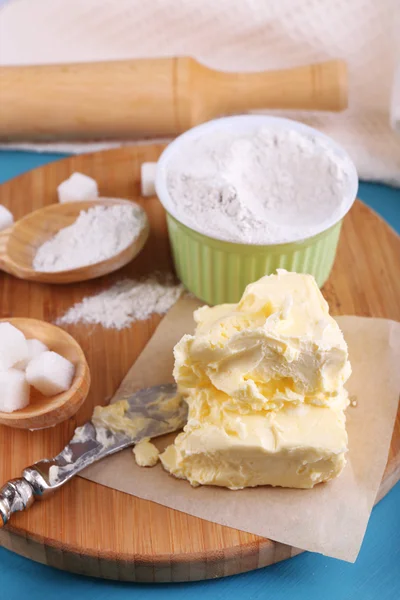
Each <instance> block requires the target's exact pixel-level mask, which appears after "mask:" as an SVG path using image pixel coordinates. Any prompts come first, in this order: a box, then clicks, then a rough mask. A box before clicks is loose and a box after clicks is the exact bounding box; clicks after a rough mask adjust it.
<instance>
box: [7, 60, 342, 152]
mask: <svg viewBox="0 0 400 600" xmlns="http://www.w3.org/2000/svg"><path fill="white" fill-rule="evenodd" d="M346 106H347V69H346V64H345V63H344V62H343V61H341V60H331V61H328V62H324V63H320V64H315V65H308V66H305V67H298V68H294V69H287V70H281V71H266V72H259V73H223V72H219V71H214V70H212V69H209V68H207V67H204V66H203V65H200V64H199V63H198V62H196V61H195V60H194V59H192V58H184V57H181V58H160V59H143V60H129V61H123V62H103V63H87V64H86V63H81V64H72V65H49V66H47V65H46V66H28V67H2V68H0V138H1V139H3V140H18V139H19V140H29V139H31V140H32V139H36V140H40V139H41V140H45V139H54V138H62V139H68V138H70V139H71V138H75V139H84V138H86V139H87V138H91V139H93V138H116V139H121V138H132V137H138V136H139V137H143V136H152V135H153V136H168V135H174V134H178V133H182V132H183V131H186V130H187V129H189V128H190V127H193V126H194V125H197V124H199V123H202V122H204V121H207V120H208V119H212V118H214V117H217V116H221V115H229V114H237V113H243V112H247V111H249V110H254V109H273V108H282V109H303V110H331V111H339V110H342V109H344V108H345V107H346Z"/></svg>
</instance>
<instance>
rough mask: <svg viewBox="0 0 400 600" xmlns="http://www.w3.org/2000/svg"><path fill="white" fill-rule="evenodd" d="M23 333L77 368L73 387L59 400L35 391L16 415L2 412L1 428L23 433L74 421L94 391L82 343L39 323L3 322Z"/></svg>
mask: <svg viewBox="0 0 400 600" xmlns="http://www.w3.org/2000/svg"><path fill="white" fill-rule="evenodd" d="M1 322H7V323H11V325H14V327H16V328H17V329H19V330H20V331H22V333H23V334H24V335H25V337H26V338H27V339H32V338H35V339H38V340H40V341H41V342H43V343H44V344H46V346H47V347H48V348H49V349H50V350H53V351H54V352H57V353H58V354H61V356H64V358H67V359H68V360H69V361H71V362H72V364H73V365H74V366H75V375H74V379H73V381H72V384H71V387H70V388H69V390H67V391H66V392H62V393H61V394H57V395H56V396H43V394H41V393H40V392H38V391H37V390H35V389H34V388H33V387H31V395H30V403H29V404H28V406H27V407H26V408H22V409H21V410H17V411H15V412H12V413H5V412H0V424H2V425H9V426H10V427H17V428H19V429H44V428H45V427H53V426H54V425H57V424H58V423H61V422H62V421H65V420H66V419H69V417H72V415H74V414H75V413H76V412H77V410H78V409H79V408H80V407H81V405H82V404H83V402H84V400H85V399H86V396H87V395H88V392H89V387H90V371H89V366H88V364H87V362H86V358H85V355H84V353H83V350H82V348H81V347H80V346H79V344H78V342H77V341H76V340H74V338H73V337H72V336H70V335H69V333H67V332H66V331H64V330H63V329H60V328H59V327H56V326H55V325H51V324H50V323H46V322H45V321H39V320H37V319H24V318H12V319H0V323H1Z"/></svg>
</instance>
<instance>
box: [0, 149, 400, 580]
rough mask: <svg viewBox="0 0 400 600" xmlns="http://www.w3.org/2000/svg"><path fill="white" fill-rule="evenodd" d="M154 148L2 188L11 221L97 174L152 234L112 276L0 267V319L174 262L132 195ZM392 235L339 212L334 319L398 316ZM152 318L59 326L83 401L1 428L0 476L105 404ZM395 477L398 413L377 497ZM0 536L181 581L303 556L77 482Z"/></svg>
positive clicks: (366, 214) (54, 169)
mask: <svg viewBox="0 0 400 600" xmlns="http://www.w3.org/2000/svg"><path fill="white" fill-rule="evenodd" d="M162 148H163V146H162V145H142V146H136V147H125V148H122V149H117V150H110V151H106V152H102V153H97V154H87V155H81V156H77V157H72V158H68V159H65V160H63V161H60V162H58V163H52V164H49V165H47V166H45V167H42V168H40V169H37V170H35V171H31V172H29V173H26V174H24V175H22V176H20V177H18V178H16V179H14V180H12V181H10V182H8V183H6V184H4V185H3V186H2V187H1V188H0V203H2V204H5V205H6V206H7V207H8V208H10V209H11V210H12V211H13V213H14V215H15V216H16V218H20V217H22V216H23V215H25V214H27V213H28V212H29V211H32V210H34V209H37V208H40V207H41V206H44V205H47V204H51V203H53V202H55V201H56V199H57V197H56V188H57V185H58V184H59V183H60V182H61V181H62V180H63V179H66V178H67V177H68V176H69V175H70V174H71V173H72V172H73V171H76V170H78V171H81V172H83V173H85V174H87V175H90V176H91V177H94V178H95V179H96V180H97V181H98V183H99V188H100V193H101V195H102V196H113V197H121V198H132V199H135V200H138V201H139V203H140V204H141V205H142V206H143V207H144V209H145V210H146V212H147V214H148V217H149V220H150V224H151V234H150V238H149V241H148V243H147V244H146V246H145V248H144V250H143V251H142V253H141V254H140V255H139V256H138V257H137V258H136V259H135V260H134V261H133V262H132V263H130V264H129V265H128V266H126V267H125V268H123V269H122V270H121V271H119V272H118V273H115V274H114V275H108V276H106V277H103V278H101V279H96V280H93V281H90V282H85V283H79V284H69V285H64V286H60V285H59V286H51V285H48V284H38V283H33V282H27V281H20V280H18V279H15V278H13V277H12V276H10V275H7V274H1V273H0V317H2V318H8V317H17V316H21V317H34V318H39V319H44V320H47V321H50V322H52V321H54V320H55V319H56V318H57V317H58V316H59V315H61V314H63V313H64V312H65V311H66V310H67V309H68V308H69V307H70V306H71V304H73V303H74V302H77V301H79V300H81V298H82V297H83V296H85V295H88V294H93V293H96V292H98V291H99V290H102V289H104V288H105V287H106V286H109V285H110V284H111V283H113V282H115V281H117V280H118V279H120V278H122V277H125V276H131V277H135V278H136V277H140V276H142V275H145V274H149V273H151V272H153V271H155V270H161V271H164V270H170V269H172V262H171V256H170V252H169V244H168V238H167V231H166V223H165V215H164V211H163V209H162V208H161V206H160V204H159V202H158V200H157V199H156V198H146V199H141V198H140V197H139V194H140V164H141V163H142V162H144V161H154V160H156V159H157V157H158V156H159V154H160V152H161V150H162ZM399 257H400V239H399V237H398V236H397V235H396V234H395V232H394V231H393V230H391V229H390V227H389V226H388V225H386V224H385V223H384V221H383V220H382V219H380V218H379V217H378V216H377V215H376V214H375V213H373V212H372V211H371V210H369V209H368V208H367V207H366V206H365V205H363V204H362V203H361V202H358V201H357V202H356V203H355V205H354V207H353V208H352V210H351V211H350V213H349V215H348V216H347V217H346V218H345V222H344V227H343V231H342V235H341V240H340V245H339V250H338V255H337V259H336V262H335V265H334V268H333V272H332V275H331V277H330V279H329V281H328V283H327V284H326V285H325V287H324V289H323V293H324V295H325V297H326V299H327V300H328V302H329V303H330V306H331V311H332V313H333V314H336V315H338V314H350V315H361V316H374V317H387V318H391V319H396V320H400V260H399ZM159 321H160V317H159V316H152V317H151V318H150V319H149V320H147V321H144V322H138V323H135V324H133V325H132V327H131V328H130V329H125V330H123V331H120V332H118V331H114V330H105V329H102V328H101V327H87V326H81V325H76V326H68V327H67V330H68V332H69V333H71V334H72V335H73V336H74V337H75V338H76V339H77V341H78V342H79V343H80V344H81V346H82V348H83V350H84V352H85V354H86V357H87V359H88V363H89V366H90V369H91V376H92V386H91V390H90V393H89V396H88V398H87V400H86V402H85V403H84V405H83V406H82V407H81V409H80V410H79V412H78V413H77V415H76V416H75V417H73V418H71V419H70V420H69V421H67V422H65V423H63V424H61V425H58V426H57V427H55V428H53V429H50V430H45V431H35V432H28V431H22V430H17V429H11V428H6V427H1V428H0V444H1V452H0V482H1V483H2V482H3V481H6V480H8V479H10V478H12V477H17V476H19V475H20V473H21V471H22V470H23V468H24V467H26V466H27V465H30V464H31V463H33V462H35V461H37V460H39V459H41V458H44V457H50V456H53V455H55V454H56V453H58V452H59V451H60V450H61V448H62V447H63V446H64V445H65V444H66V443H67V441H68V440H69V439H70V437H71V435H72V433H73V431H74V429H75V427H76V426H77V425H80V424H82V423H83V422H85V421H86V420H87V419H89V418H90V416H91V414H92V408H93V406H94V405H96V404H105V403H107V401H108V399H109V398H110V397H111V396H112V394H113V392H114V391H115V390H116V388H117V387H118V385H119V383H120V382H121V380H122V379H123V377H124V375H125V374H126V372H127V371H128V369H129V367H130V366H131V365H132V363H133V362H134V360H135V359H136V358H137V357H138V355H139V354H140V352H141V350H142V349H143V347H144V346H145V344H146V342H147V341H148V340H149V338H150V337H151V335H152V333H153V331H154V329H155V328H156V326H157V324H158V323H159ZM399 477H400V414H399V415H398V418H397V421H396V426H395V431H394V435H393V440H392V445H391V450H390V457H389V462H388V465H387V468H386V472H385V475H384V478H383V483H382V487H381V490H380V496H379V497H382V496H383V495H384V494H385V493H386V492H387V491H388V490H389V489H390V488H391V487H392V486H393V485H394V484H395V483H396V481H397V480H398V479H399ZM14 517H15V518H14V519H13V521H12V522H11V523H10V524H9V525H8V526H7V527H6V528H5V529H3V530H2V531H1V532H0V543H1V544H2V545H3V546H5V547H7V548H9V549H11V550H13V551H15V552H17V553H19V554H22V555H24V556H27V557H29V558H32V559H34V560H36V561H39V562H42V563H46V564H48V565H51V566H54V567H57V568H60V569H66V570H69V571H73V572H77V573H83V574H88V575H93V576H98V577H104V578H112V579H120V580H127V581H188V580H198V579H205V578H214V577H220V576H224V575H231V574H234V573H239V572H242V571H247V570H251V569H255V568H257V567H262V566H265V565H268V564H271V563H274V562H277V561H279V560H283V559H285V558H288V557H290V556H293V555H294V554H297V553H299V552H300V550H297V549H295V548H292V547H290V546H285V545H283V544H278V543H275V542H272V541H270V540H267V539H264V538H260V537H257V536H255V535H250V534H247V533H244V532H241V531H237V530H234V529H230V528H226V527H222V526H220V525H217V524H214V523H209V522H207V521H203V520H200V519H197V518H195V517H191V516H189V515H186V514H183V513H179V512H177V511H174V510H171V509H168V508H165V507H163V506H160V505H157V504H155V503H151V502H148V501H145V500H141V499H138V498H135V497H132V496H129V495H126V494H123V493H120V492H117V491H114V490H111V489H108V488H105V487H102V486H99V485H96V484H95V483H93V482H90V481H85V480H83V479H81V478H76V479H75V480H74V481H72V482H71V483H70V484H68V485H67V486H66V487H65V488H64V489H62V490H60V492H58V493H57V494H56V495H55V496H54V497H53V498H51V499H49V500H47V501H46V502H42V503H36V504H35V505H34V506H33V507H32V508H31V509H30V510H29V511H27V512H25V513H21V514H16V515H14Z"/></svg>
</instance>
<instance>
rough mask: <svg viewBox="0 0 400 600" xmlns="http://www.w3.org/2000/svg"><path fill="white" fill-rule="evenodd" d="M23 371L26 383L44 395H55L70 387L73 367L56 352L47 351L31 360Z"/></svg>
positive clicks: (73, 372) (73, 371)
mask: <svg viewBox="0 0 400 600" xmlns="http://www.w3.org/2000/svg"><path fill="white" fill-rule="evenodd" d="M25 373H26V379H27V381H28V383H30V384H31V385H32V386H33V387H34V388H35V389H37V390H38V391H39V392H41V393H42V394H43V395H44V396H55V395H56V394H60V393H61V392H65V391H66V390H68V389H69V388H70V387H71V383H72V379H73V377H74V374H75V367H74V365H73V364H72V363H71V362H70V361H69V360H67V359H66V358H64V357H63V356H60V354H57V352H51V351H47V352H42V353H41V354H39V356H37V357H36V358H34V359H33V360H31V362H30V363H29V364H28V366H27V367H26V372H25Z"/></svg>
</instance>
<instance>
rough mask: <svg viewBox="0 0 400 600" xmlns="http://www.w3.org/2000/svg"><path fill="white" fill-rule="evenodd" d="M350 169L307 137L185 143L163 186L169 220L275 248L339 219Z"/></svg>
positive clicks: (220, 137) (265, 134)
mask: <svg viewBox="0 0 400 600" xmlns="http://www.w3.org/2000/svg"><path fill="white" fill-rule="evenodd" d="M352 168H353V167H352V164H351V162H350V160H349V159H347V158H346V156H345V155H341V154H339V152H337V151H336V150H334V149H333V148H332V146H331V145H330V144H329V142H328V141H327V140H325V139H323V138H320V137H318V136H316V135H312V134H311V133H307V134H306V133H302V132H299V131H297V130H295V129H277V128H276V129H271V128H268V129H266V128H262V129H258V130H256V131H255V132H254V133H253V134H250V133H249V134H246V133H244V134H243V133H242V134H240V133H237V132H234V131H229V130H225V131H214V132H212V133H209V134H203V135H202V134H200V133H199V137H198V138H188V139H186V140H183V141H182V144H181V146H180V147H179V149H177V151H176V153H175V154H174V155H173V156H172V157H171V159H170V161H169V163H168V171H167V177H166V182H167V189H168V192H169V195H170V198H171V207H172V208H173V210H172V214H174V215H175V216H177V218H178V219H179V220H180V221H181V222H182V223H184V224H186V225H188V226H189V227H191V228H193V229H195V230H197V231H200V232H201V233H204V234H206V235H209V236H211V237H216V238H219V239H223V240H226V241H231V242H242V243H250V244H251V243H253V244H279V243H284V242H290V241H295V240H300V239H304V238H307V237H310V236H312V235H315V234H316V233H319V232H320V231H323V230H324V229H325V228H326V227H324V224H325V223H327V224H328V225H327V226H329V224H332V219H335V217H337V219H336V220H339V219H340V217H341V215H342V214H343V206H344V205H346V206H347V205H348V196H349V189H350V187H351V186H350V177H351V173H352ZM350 193H351V192H350Z"/></svg>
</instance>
